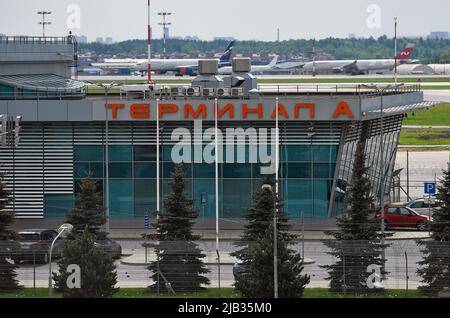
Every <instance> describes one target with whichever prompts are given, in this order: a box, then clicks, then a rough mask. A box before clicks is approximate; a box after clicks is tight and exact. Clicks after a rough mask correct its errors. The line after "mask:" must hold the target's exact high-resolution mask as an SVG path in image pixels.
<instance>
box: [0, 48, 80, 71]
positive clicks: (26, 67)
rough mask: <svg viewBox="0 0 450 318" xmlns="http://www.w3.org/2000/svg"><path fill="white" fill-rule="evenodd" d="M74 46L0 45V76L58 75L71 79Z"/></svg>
mask: <svg viewBox="0 0 450 318" xmlns="http://www.w3.org/2000/svg"><path fill="white" fill-rule="evenodd" d="M73 60H74V46H73V45H72V44H25V43H0V75H20V74H56V75H60V76H63V77H70V75H71V69H70V66H71V65H72V64H73Z"/></svg>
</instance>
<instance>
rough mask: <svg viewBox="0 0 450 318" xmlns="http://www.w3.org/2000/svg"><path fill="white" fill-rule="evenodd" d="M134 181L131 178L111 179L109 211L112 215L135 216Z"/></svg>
mask: <svg viewBox="0 0 450 318" xmlns="http://www.w3.org/2000/svg"><path fill="white" fill-rule="evenodd" d="M132 182H133V181H132V180H131V179H124V180H110V181H109V213H110V215H111V216H115V217H132V216H133V185H132Z"/></svg>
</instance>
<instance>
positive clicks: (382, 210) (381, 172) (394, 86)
mask: <svg viewBox="0 0 450 318" xmlns="http://www.w3.org/2000/svg"><path fill="white" fill-rule="evenodd" d="M403 85H404V84H403V83H402V84H395V85H388V86H386V87H384V88H382V89H380V88H379V87H378V86H376V85H366V84H363V85H362V86H364V87H366V88H369V89H375V90H376V91H377V92H378V94H379V95H380V98H381V102H380V207H381V245H383V246H384V245H385V219H384V218H385V215H384V192H385V190H384V185H385V180H384V170H385V169H384V105H383V95H384V93H385V92H386V91H387V90H389V89H397V88H398V87H400V86H403ZM382 261H383V267H382V269H383V273H384V268H385V262H386V254H385V250H384V248H383V249H382ZM382 275H383V276H384V274H382Z"/></svg>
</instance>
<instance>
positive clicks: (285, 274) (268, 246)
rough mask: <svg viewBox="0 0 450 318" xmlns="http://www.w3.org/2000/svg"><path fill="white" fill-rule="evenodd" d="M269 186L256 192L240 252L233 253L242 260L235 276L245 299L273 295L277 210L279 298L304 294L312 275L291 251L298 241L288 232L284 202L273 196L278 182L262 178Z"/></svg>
mask: <svg viewBox="0 0 450 318" xmlns="http://www.w3.org/2000/svg"><path fill="white" fill-rule="evenodd" d="M263 184H265V185H270V186H271V187H272V191H270V190H268V189H262V188H260V189H258V190H256V191H255V192H254V193H253V200H252V205H251V207H250V208H249V209H248V213H247V214H246V220H247V222H248V223H247V225H246V226H245V230H244V233H243V236H242V239H241V241H239V242H237V243H236V244H237V246H239V247H240V249H239V250H238V251H236V252H234V253H232V254H231V255H232V256H235V257H236V258H237V259H238V260H239V266H238V270H237V271H236V273H235V281H236V282H235V288H236V289H237V290H238V291H240V292H241V294H242V296H243V297H248V298H260V297H269V298H270V297H273V296H274V285H273V284H274V263H273V261H274V254H273V253H274V245H273V244H274V240H273V237H274V236H273V235H274V234H273V221H274V210H275V209H278V214H277V240H276V241H277V250H278V291H279V297H282V298H295V297H301V296H302V295H303V290H304V288H305V286H306V285H307V284H308V283H309V280H310V278H309V276H308V275H303V274H302V272H303V260H302V259H301V257H300V255H299V254H298V253H296V252H295V251H294V250H292V249H290V248H289V245H292V244H293V243H294V240H295V239H296V238H297V237H296V236H295V235H293V234H290V233H288V231H289V229H290V226H289V224H288V217H287V215H286V213H284V212H283V211H282V207H283V201H282V199H281V198H280V197H277V196H276V195H274V191H275V181H274V180H273V178H269V177H263V178H262V180H261V185H263Z"/></svg>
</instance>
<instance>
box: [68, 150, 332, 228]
mask: <svg viewBox="0 0 450 318" xmlns="http://www.w3.org/2000/svg"><path fill="white" fill-rule="evenodd" d="M193 147H194V146H193ZM172 148H173V145H164V146H162V147H161V152H160V154H161V167H160V168H161V170H160V175H161V178H162V179H161V180H162V181H161V182H162V184H161V202H162V204H163V202H164V201H163V198H164V196H165V195H166V194H168V193H169V192H170V187H169V182H170V180H171V179H170V177H171V172H172V171H173V170H174V168H175V164H174V163H173V162H172V160H171V152H172ZM242 150H244V151H245V153H246V154H248V152H249V146H248V145H247V146H245V149H242ZM337 150H338V146H331V145H313V146H307V145H285V146H281V147H280V187H281V189H280V190H281V191H282V195H283V197H284V198H285V201H286V206H285V209H284V210H285V211H286V212H288V213H289V214H290V216H291V217H292V218H299V217H300V215H301V213H302V212H303V213H304V215H305V217H311V218H326V217H327V215H328V205H329V200H330V193H331V185H332V183H333V182H332V181H333V177H334V171H335V166H336V157H337ZM191 151H192V153H193V152H194V149H192V150H191ZM236 153H237V147H235V154H236ZM224 159H225V160H224V161H225V162H226V156H225V158H224ZM247 159H248V156H247ZM225 162H224V163H220V164H219V200H220V201H219V202H220V204H219V206H220V212H219V213H220V217H221V218H224V219H233V218H242V217H243V215H244V214H245V212H246V210H247V208H248V207H249V206H250V204H251V196H252V193H253V192H254V191H255V190H256V187H259V186H260V177H261V164H260V163H225ZM183 166H184V169H185V177H186V181H187V193H188V194H189V195H190V196H192V198H193V199H194V200H195V207H196V208H197V209H199V211H200V213H199V215H200V216H201V217H204V218H214V217H215V165H214V164H207V163H184V164H183ZM105 170H106V166H105V148H104V147H103V146H100V145H98V146H96V145H75V146H74V179H75V184H79V183H80V182H81V179H82V178H83V177H84V176H86V175H87V174H88V173H90V174H91V175H92V177H93V178H94V179H95V180H97V181H99V184H101V188H103V191H105V190H106V189H104V184H105V182H104V178H105ZM109 180H110V181H109V198H110V202H109V209H110V215H111V216H112V217H116V218H118V217H140V216H143V215H144V214H145V213H146V212H150V213H153V211H155V209H156V197H155V195H156V147H155V146H152V145H147V146H145V145H112V146H109ZM202 195H203V196H204V197H206V198H207V200H206V202H205V203H204V204H203V205H202V204H201V200H200V199H201V197H202Z"/></svg>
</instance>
